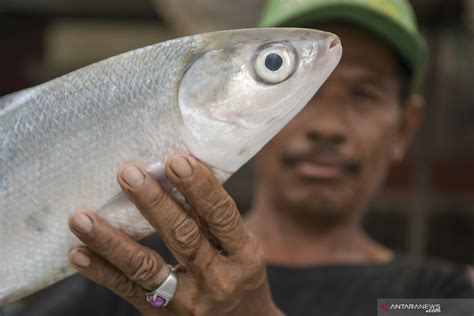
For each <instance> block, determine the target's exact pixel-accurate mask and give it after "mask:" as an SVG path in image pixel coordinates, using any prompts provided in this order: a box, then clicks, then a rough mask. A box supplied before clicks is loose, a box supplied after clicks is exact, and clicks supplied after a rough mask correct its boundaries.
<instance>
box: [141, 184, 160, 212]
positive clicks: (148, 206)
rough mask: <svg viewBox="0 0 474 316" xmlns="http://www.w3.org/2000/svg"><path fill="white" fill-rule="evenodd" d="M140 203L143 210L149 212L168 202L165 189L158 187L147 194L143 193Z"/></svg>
mask: <svg viewBox="0 0 474 316" xmlns="http://www.w3.org/2000/svg"><path fill="white" fill-rule="evenodd" d="M138 204H139V206H140V208H141V209H142V211H145V212H149V211H152V210H154V209H156V208H158V207H160V206H162V205H165V204H166V194H165V193H164V191H163V190H161V189H160V188H158V187H156V188H154V189H152V190H150V191H149V192H148V193H147V194H143V195H142V196H141V198H140V199H139V200H138Z"/></svg>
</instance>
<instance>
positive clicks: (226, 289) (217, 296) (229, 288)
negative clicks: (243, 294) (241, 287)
mask: <svg viewBox="0 0 474 316" xmlns="http://www.w3.org/2000/svg"><path fill="white" fill-rule="evenodd" d="M236 289H237V288H236V286H235V285H233V284H231V283H230V282H225V281H224V282H219V283H218V284H217V285H216V288H215V290H214V293H213V299H214V300H215V301H216V302H220V303H223V302H227V301H229V300H231V299H232V298H234V297H236V295H235V293H236Z"/></svg>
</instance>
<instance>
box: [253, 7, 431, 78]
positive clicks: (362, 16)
mask: <svg viewBox="0 0 474 316" xmlns="http://www.w3.org/2000/svg"><path fill="white" fill-rule="evenodd" d="M331 21H347V22H351V23H356V24H358V25H361V26H363V27H365V28H367V29H369V30H370V31H372V32H374V33H375V34H377V35H378V36H379V37H381V38H382V39H384V40H385V41H386V42H387V43H388V44H389V45H391V46H392V47H393V49H394V50H395V51H396V52H397V53H398V55H399V56H400V58H401V60H402V61H403V62H404V63H405V64H406V66H407V67H408V68H409V70H410V71H411V76H412V81H413V85H414V86H415V85H416V83H417V82H418V79H419V77H420V74H421V71H422V67H423V64H424V62H425V59H426V55H427V52H426V46H425V42H424V41H423V39H422V37H421V35H420V33H419V31H418V25H417V22H416V17H415V13H414V11H413V8H412V7H411V5H410V3H409V1H407V0H269V1H268V4H267V7H266V8H265V11H264V14H263V18H262V20H261V22H260V26H261V27H277V26H286V27H288V26H290V27H291V26H294V27H304V26H311V25H315V24H319V23H324V22H331ZM343 46H344V43H343Z"/></svg>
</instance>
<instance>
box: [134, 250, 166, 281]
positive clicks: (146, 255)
mask: <svg viewBox="0 0 474 316" xmlns="http://www.w3.org/2000/svg"><path fill="white" fill-rule="evenodd" d="M129 266H130V267H131V271H130V274H129V278H130V279H131V280H132V281H134V282H137V283H141V282H146V281H148V280H150V279H151V278H153V277H154V276H155V275H156V273H157V271H158V270H159V267H158V262H157V260H156V258H155V256H153V255H152V254H151V253H150V252H149V251H146V250H143V249H140V250H138V251H136V252H134V254H133V255H132V256H131V257H130V263H129Z"/></svg>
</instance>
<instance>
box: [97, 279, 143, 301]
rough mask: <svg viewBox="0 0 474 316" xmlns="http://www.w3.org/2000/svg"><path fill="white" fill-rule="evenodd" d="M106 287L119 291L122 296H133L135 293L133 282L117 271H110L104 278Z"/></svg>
mask: <svg viewBox="0 0 474 316" xmlns="http://www.w3.org/2000/svg"><path fill="white" fill-rule="evenodd" d="M104 281H105V282H104V283H105V284H107V287H109V288H110V289H111V290H113V291H115V292H117V293H120V295H121V296H123V297H124V298H129V299H131V298H134V297H135V296H136V295H137V292H136V289H135V284H134V283H133V282H131V281H130V280H129V279H127V278H126V277H124V276H123V275H120V274H119V273H111V274H109V275H108V276H106V277H105V280H104Z"/></svg>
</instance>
